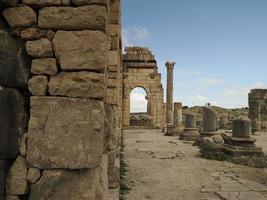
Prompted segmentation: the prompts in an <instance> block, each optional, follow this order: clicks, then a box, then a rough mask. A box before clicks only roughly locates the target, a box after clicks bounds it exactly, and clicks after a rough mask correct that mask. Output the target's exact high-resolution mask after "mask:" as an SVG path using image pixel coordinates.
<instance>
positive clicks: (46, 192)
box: [29, 167, 105, 200]
mask: <svg viewBox="0 0 267 200" xmlns="http://www.w3.org/2000/svg"><path fill="white" fill-rule="evenodd" d="M100 189H101V186H100V169H99V167H97V168H94V169H81V170H47V171H44V172H43V176H42V178H41V179H40V180H39V181H38V182H37V183H36V184H33V185H32V186H31V192H30V196H29V200H36V199H40V200H61V199H68V200H89V199H90V200H105V199H104V198H102V197H101V190H100Z"/></svg>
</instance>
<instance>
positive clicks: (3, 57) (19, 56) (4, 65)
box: [0, 30, 30, 88]
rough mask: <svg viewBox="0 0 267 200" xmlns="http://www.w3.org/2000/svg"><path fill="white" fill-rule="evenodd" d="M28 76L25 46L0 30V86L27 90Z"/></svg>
mask: <svg viewBox="0 0 267 200" xmlns="http://www.w3.org/2000/svg"><path fill="white" fill-rule="evenodd" d="M29 76H30V66H29V62H28V59H27V57H26V52H25V46H24V45H23V44H22V43H21V42H18V41H16V40H15V39H14V38H12V37H11V36H10V35H9V34H8V33H7V32H5V31H3V30H0V85H2V86H6V87H12V88H27V82H28V79H29Z"/></svg>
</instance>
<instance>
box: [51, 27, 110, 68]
mask: <svg viewBox="0 0 267 200" xmlns="http://www.w3.org/2000/svg"><path fill="white" fill-rule="evenodd" d="M53 47H54V50H55V54H56V57H57V59H58V61H59V63H60V65H61V69H62V70H93V71H101V72H103V71H104V69H105V68H106V67H107V60H108V51H107V49H108V48H107V38H106V35H105V34H104V33H103V32H100V31H89V30H87V31H57V33H56V35H55V37H54V39H53Z"/></svg>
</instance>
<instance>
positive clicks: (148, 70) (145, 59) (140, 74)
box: [123, 47, 165, 128]
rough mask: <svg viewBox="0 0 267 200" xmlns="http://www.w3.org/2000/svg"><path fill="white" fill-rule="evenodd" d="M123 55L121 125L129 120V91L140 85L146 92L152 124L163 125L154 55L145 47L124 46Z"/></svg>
mask: <svg viewBox="0 0 267 200" xmlns="http://www.w3.org/2000/svg"><path fill="white" fill-rule="evenodd" d="M125 51H126V54H124V55H123V126H125V127H127V126H129V122H130V93H131V91H132V90H133V89H134V88H136V87H142V88H143V89H144V90H145V91H146V93H147V99H148V115H149V116H150V117H151V118H152V126H153V127H157V128H162V127H163V126H164V122H165V119H164V110H163V87H162V84H161V74H159V73H158V71H157V70H158V69H157V62H156V60H155V56H154V55H152V53H151V51H149V50H148V49H147V48H141V47H126V48H125Z"/></svg>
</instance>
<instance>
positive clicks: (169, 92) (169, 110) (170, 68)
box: [165, 61, 175, 136]
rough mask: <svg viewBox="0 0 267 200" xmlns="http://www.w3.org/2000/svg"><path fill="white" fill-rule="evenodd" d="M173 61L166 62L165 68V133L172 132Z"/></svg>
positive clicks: (170, 134)
mask: <svg viewBox="0 0 267 200" xmlns="http://www.w3.org/2000/svg"><path fill="white" fill-rule="evenodd" d="M174 65H175V62H170V61H168V62H166V63H165V66H166V68H167V87H166V88H167V89H166V135H169V136H172V135H173V134H174V128H175V127H174V124H173V69H174Z"/></svg>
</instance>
